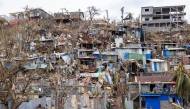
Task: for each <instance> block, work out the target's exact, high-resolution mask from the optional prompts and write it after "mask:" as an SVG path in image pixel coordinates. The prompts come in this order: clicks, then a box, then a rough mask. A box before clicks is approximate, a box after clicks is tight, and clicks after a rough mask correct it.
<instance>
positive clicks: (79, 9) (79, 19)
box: [78, 9, 80, 24]
mask: <svg viewBox="0 0 190 109" xmlns="http://www.w3.org/2000/svg"><path fill="white" fill-rule="evenodd" d="M78 21H79V24H80V9H79V19H78Z"/></svg>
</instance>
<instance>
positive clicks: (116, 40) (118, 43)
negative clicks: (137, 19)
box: [115, 38, 123, 47]
mask: <svg viewBox="0 0 190 109" xmlns="http://www.w3.org/2000/svg"><path fill="white" fill-rule="evenodd" d="M120 43H123V38H115V44H116V47H119V45H120Z"/></svg>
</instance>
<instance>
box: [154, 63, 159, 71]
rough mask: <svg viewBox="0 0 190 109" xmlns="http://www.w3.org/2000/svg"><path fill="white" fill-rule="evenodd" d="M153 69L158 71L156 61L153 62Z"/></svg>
mask: <svg viewBox="0 0 190 109" xmlns="http://www.w3.org/2000/svg"><path fill="white" fill-rule="evenodd" d="M154 71H155V72H156V71H158V69H157V63H156V62H154Z"/></svg>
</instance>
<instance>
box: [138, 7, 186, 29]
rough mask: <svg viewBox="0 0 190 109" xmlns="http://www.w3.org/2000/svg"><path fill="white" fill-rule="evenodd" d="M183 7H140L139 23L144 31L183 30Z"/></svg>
mask: <svg viewBox="0 0 190 109" xmlns="http://www.w3.org/2000/svg"><path fill="white" fill-rule="evenodd" d="M184 9H185V5H179V6H161V7H153V6H147V7H141V23H142V29H143V30H144V31H168V30H169V29H171V28H172V29H176V30H177V29H179V28H184V21H185V20H184V17H185V15H186V12H184Z"/></svg>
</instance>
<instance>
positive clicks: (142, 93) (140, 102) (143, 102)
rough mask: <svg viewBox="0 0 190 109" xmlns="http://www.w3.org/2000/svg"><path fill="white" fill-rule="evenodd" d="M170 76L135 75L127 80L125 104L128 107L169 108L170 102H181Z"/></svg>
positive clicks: (133, 108) (134, 108) (132, 108)
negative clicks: (133, 79)
mask: <svg viewBox="0 0 190 109" xmlns="http://www.w3.org/2000/svg"><path fill="white" fill-rule="evenodd" d="M172 78H173V77H172V76H141V77H139V76H137V77H135V81H134V82H129V83H128V85H129V91H128V95H127V97H126V99H125V100H126V106H127V108H130V109H138V108H146V109H170V108H171V104H172V103H180V104H182V99H180V98H179V97H178V96H177V94H176V90H175V82H172V81H171V79H172Z"/></svg>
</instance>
